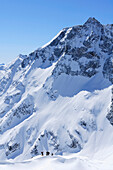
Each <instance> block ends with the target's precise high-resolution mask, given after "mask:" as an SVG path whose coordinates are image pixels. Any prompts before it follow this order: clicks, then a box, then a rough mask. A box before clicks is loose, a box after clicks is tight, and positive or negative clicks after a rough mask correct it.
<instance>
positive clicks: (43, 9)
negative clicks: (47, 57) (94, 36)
mask: <svg viewBox="0 0 113 170" xmlns="http://www.w3.org/2000/svg"><path fill="white" fill-rule="evenodd" d="M89 17H95V18H96V19H97V20H99V21H100V22H101V23H103V24H110V23H113V0H0V63H8V62H10V61H12V60H13V59H15V58H16V57H17V55H18V54H20V53H22V54H28V53H30V52H31V51H33V50H35V49H36V48H38V47H40V46H42V45H44V44H45V43H47V42H48V41H50V40H51V39H52V38H53V37H54V36H55V35H56V34H57V33H58V32H59V31H60V30H61V29H62V28H64V27H69V26H73V25H78V24H83V23H84V22H85V21H86V20H87V19H88V18H89Z"/></svg>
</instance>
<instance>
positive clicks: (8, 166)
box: [0, 18, 113, 170]
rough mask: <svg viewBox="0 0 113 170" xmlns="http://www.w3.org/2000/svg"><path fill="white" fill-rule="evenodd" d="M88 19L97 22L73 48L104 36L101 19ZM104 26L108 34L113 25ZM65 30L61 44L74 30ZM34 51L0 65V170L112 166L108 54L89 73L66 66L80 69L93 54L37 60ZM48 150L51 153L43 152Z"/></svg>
mask: <svg viewBox="0 0 113 170" xmlns="http://www.w3.org/2000/svg"><path fill="white" fill-rule="evenodd" d="M89 22H91V23H94V22H96V24H95V25H92V26H91V27H90V28H89V30H87V31H86V32H85V35H87V36H86V37H85V36H81V37H82V38H81V37H75V39H73V38H72V44H71V45H72V47H74V45H75V44H76V47H77V48H78V47H80V46H81V44H82V42H83V41H84V40H85V39H86V41H89V39H90V38H91V37H92V35H93V34H97V33H98V32H99V34H100V27H101V25H100V27H98V28H97V29H96V26H97V24H98V22H97V21H95V20H94V19H91V18H90V19H89V20H88V21H87V22H86V23H85V26H86V25H88V26H89ZM104 27H105V29H106V32H105V33H106V35H108V36H110V35H109V33H108V30H109V29H112V27H111V26H109V25H107V26H104ZM74 28H75V27H74ZM63 31H65V36H64V37H63V38H62V40H61V42H64V41H65V39H66V38H67V36H68V34H69V33H70V32H71V31H72V28H66V29H63ZM63 31H61V32H60V33H59V34H58V35H57V36H56V37H55V38H54V39H53V40H52V41H51V42H49V43H48V44H46V45H45V46H43V47H42V48H41V50H43V49H45V48H48V49H46V52H45V56H46V59H47V58H48V56H49V54H50V53H49V52H51V54H52V53H53V50H54V46H52V47H51V46H50V47H48V46H49V45H50V44H51V43H52V42H53V41H54V40H55V39H56V38H57V37H58V40H59V39H60V38H59V35H60V34H61V33H62V32H63ZM82 34H84V32H82ZM79 39H81V41H80V42H79ZM74 40H75V41H74ZM76 41H77V42H76ZM97 44H98V42H97ZM97 44H96V46H95V48H96V47H97ZM57 46H59V47H60V45H59V44H58V45H57ZM60 48H61V47H60ZM91 49H92V47H91ZM49 50H50V51H49ZM88 50H89V49H88ZM96 50H97V51H98V52H99V53H100V51H101V50H100V49H98V48H97V49H96ZM34 53H36V51H35V52H34ZM34 53H33V55H32V56H31V58H30V57H28V56H22V55H19V57H18V58H17V59H16V60H15V61H14V62H12V63H10V64H9V65H8V66H5V65H1V66H0V170H15V169H16V170H19V169H21V170H26V169H29V170H45V169H47V170H57V169H58V170H75V169H76V170H112V169H113V161H112V160H113V126H112V125H111V124H110V122H109V120H108V119H107V118H106V115H107V114H108V112H109V109H110V105H111V97H112V94H111V89H112V88H113V85H112V83H111V82H110V81H109V78H105V77H104V76H103V72H102V69H103V65H104V59H105V58H104V57H105V56H106V55H105V52H103V53H101V55H102V54H103V56H102V58H101V59H100V63H99V64H100V66H99V67H98V68H97V72H96V74H94V75H92V76H91V77H88V76H86V75H85V76H84V75H81V74H78V75H77V74H75V75H71V74H70V72H69V73H68V74H67V73H66V67H64V65H65V66H70V68H71V71H72V72H76V71H78V72H80V71H81V68H80V65H79V63H82V64H83V65H86V64H87V63H88V62H90V61H93V60H94V61H95V58H86V57H85V56H83V57H81V58H80V59H79V61H78V60H77V61H74V60H72V59H71V55H68V54H66V52H63V54H62V55H61V56H60V57H59V58H55V60H54V61H53V62H51V63H50V61H49V59H47V61H46V62H45V63H44V62H43V61H42V60H43V57H42V58H39V59H37V60H35V59H34ZM107 57H109V55H107V56H106V58H107ZM110 57H111V56H110ZM29 58H30V59H29ZM28 60H29V62H28ZM23 61H25V63H24V64H26V66H25V67H24V66H23V67H22V62H23ZM87 70H88V71H89V72H90V71H92V68H91V67H90V68H88V69H87ZM47 151H48V152H50V155H49V156H45V155H46V152H47ZM41 152H43V153H44V156H41ZM51 154H53V156H52V155H51Z"/></svg>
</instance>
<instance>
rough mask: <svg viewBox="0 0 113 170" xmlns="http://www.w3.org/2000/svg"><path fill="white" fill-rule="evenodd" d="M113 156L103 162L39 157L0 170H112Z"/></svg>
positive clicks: (3, 164) (0, 166) (9, 163)
mask: <svg viewBox="0 0 113 170" xmlns="http://www.w3.org/2000/svg"><path fill="white" fill-rule="evenodd" d="M112 159H113V155H112V156H110V157H108V156H107V155H106V158H105V159H104V160H103V161H102V160H98V159H93V158H88V157H85V156H80V155H76V154H71V155H68V156H52V157H51V156H48V157H45V156H44V157H42V156H37V157H36V158H33V159H30V160H27V161H24V162H15V161H12V160H11V161H7V162H1V163H0V170H20V169H21V170H26V169H27V170H75V169H76V170H112V169H113V162H112Z"/></svg>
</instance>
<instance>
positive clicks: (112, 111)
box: [106, 88, 113, 125]
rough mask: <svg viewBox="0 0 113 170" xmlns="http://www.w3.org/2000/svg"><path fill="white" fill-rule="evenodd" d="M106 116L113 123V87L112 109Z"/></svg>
mask: <svg viewBox="0 0 113 170" xmlns="http://www.w3.org/2000/svg"><path fill="white" fill-rule="evenodd" d="M106 117H107V119H108V120H109V121H110V123H111V124H112V125H113V88H112V99H111V105H110V111H109V113H108V114H107V116H106Z"/></svg>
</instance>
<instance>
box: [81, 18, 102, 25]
mask: <svg viewBox="0 0 113 170" xmlns="http://www.w3.org/2000/svg"><path fill="white" fill-rule="evenodd" d="M90 24H93V25H100V26H102V24H101V23H100V22H99V21H98V20H97V19H95V18H94V17H90V18H88V20H87V21H86V22H85V23H84V25H90Z"/></svg>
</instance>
